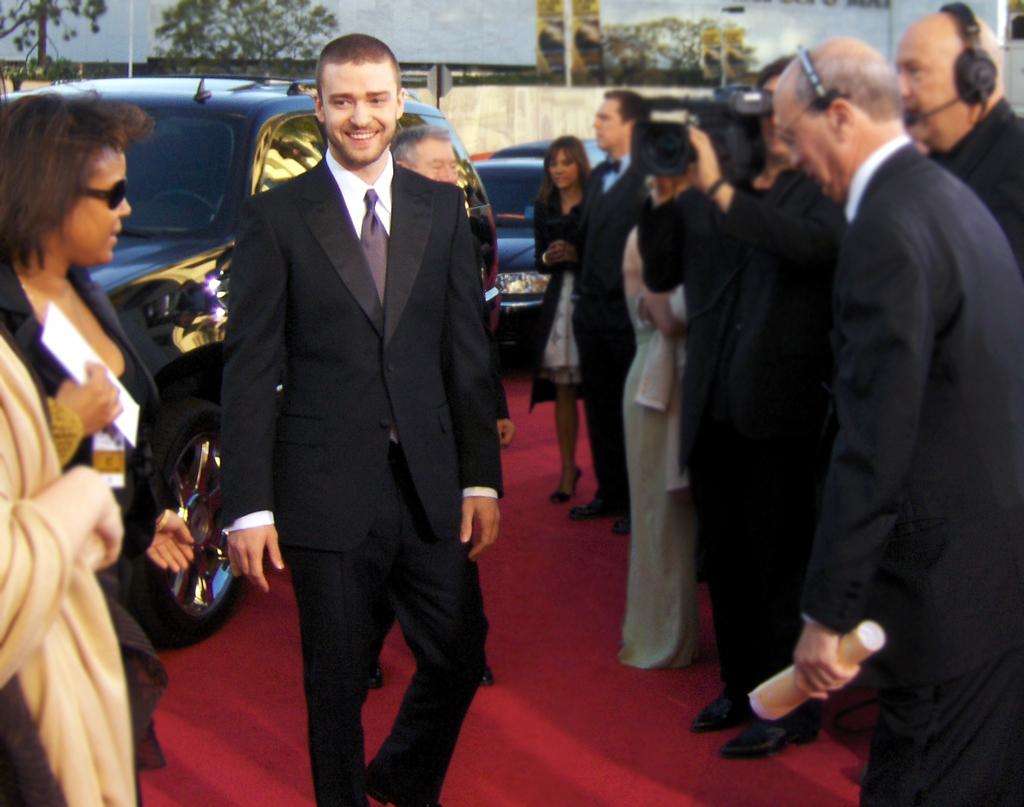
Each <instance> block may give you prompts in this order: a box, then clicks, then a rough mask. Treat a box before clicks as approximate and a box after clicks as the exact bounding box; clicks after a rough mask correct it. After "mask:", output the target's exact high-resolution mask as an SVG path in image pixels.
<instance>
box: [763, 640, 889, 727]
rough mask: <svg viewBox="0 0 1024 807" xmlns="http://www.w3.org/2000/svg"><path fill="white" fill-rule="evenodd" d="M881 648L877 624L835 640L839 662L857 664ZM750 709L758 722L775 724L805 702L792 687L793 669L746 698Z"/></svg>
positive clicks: (804, 695)
mask: <svg viewBox="0 0 1024 807" xmlns="http://www.w3.org/2000/svg"><path fill="white" fill-rule="evenodd" d="M884 646H885V631H884V630H882V626H881V625H879V624H878V623H877V622H871V621H870V620H866V621H864V622H861V623H860V624H859V625H858V626H857V627H856V628H854V629H853V630H852V631H850V632H849V633H847V634H845V635H844V636H843V637H842V638H841V639H840V640H839V660H840V661H841V662H842V663H843V664H860V663H861V662H862V661H864V660H865V659H866V658H868V656H871V655H873V654H874V653H877V652H878V651H879V650H881V649H882V648H883V647H884ZM749 697H750V708H751V709H753V710H754V714H756V715H757V716H758V717H760V718H761V719H762V720H778V719H779V718H780V717H785V716H786V715H788V714H789V713H790V712H792V711H793V710H794V709H796V708H797V707H798V706H800V705H801V704H802V703H804V702H806V701H807V698H808V696H807V693H806V692H804V691H803V690H802V689H800V687H798V686H797V685H796V676H795V674H794V670H793V667H787V668H786V669H784V670H783V671H782V672H780V673H777V674H775V675H773V676H772V677H771V678H769V679H768V680H767V681H765V682H764V683H763V684H761V685H760V686H759V687H757V689H755V690H753V691H752V692H751V693H750V695H749Z"/></svg>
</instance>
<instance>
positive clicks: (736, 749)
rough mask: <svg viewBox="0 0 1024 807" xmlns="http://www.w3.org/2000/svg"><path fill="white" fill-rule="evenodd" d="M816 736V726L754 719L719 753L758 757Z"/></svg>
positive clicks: (731, 755) (813, 738)
mask: <svg viewBox="0 0 1024 807" xmlns="http://www.w3.org/2000/svg"><path fill="white" fill-rule="evenodd" d="M817 736H818V727H817V726H805V725H797V726H787V725H785V721H784V720H773V721H768V720H755V721H754V723H753V725H751V726H748V727H747V728H745V729H744V730H743V731H741V732H740V733H739V734H737V735H736V736H735V737H733V738H732V739H731V740H729V742H727V743H726V744H725V745H723V746H722V748H721V751H720V753H721V755H722V756H723V757H728V758H729V759H760V758H761V757H767V756H771V755H772V754H777V753H779V751H781V750H782V749H783V748H785V747H786V746H787V745H789V744H790V743H794V744H796V745H803V744H804V743H810V742H814V740H815V739H816V738H817Z"/></svg>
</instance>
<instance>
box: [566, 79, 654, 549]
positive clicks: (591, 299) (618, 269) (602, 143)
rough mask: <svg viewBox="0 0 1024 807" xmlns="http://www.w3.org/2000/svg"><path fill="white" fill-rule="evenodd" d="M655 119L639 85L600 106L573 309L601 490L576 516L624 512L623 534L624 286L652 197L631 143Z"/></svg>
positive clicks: (628, 328) (631, 345) (627, 355)
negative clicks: (633, 234)
mask: <svg viewBox="0 0 1024 807" xmlns="http://www.w3.org/2000/svg"><path fill="white" fill-rule="evenodd" d="M647 116H648V111H647V106H646V104H645V103H644V100H643V99H642V98H641V97H640V96H639V95H638V94H637V93H635V92H632V91H631V90H609V91H608V92H606V93H605V95H604V101H603V103H602V104H601V106H600V108H599V109H598V110H597V115H596V117H595V119H594V133H595V136H596V139H597V145H598V147H599V148H600V149H601V150H603V151H604V152H605V153H606V154H607V155H608V159H607V160H606V161H605V162H603V163H601V165H599V166H598V167H597V168H596V169H595V170H594V171H593V173H592V174H591V175H590V179H589V181H588V183H587V187H586V190H585V192H584V198H583V215H582V221H581V224H580V238H581V246H580V255H581V256H582V257H581V260H580V267H581V268H580V278H579V286H578V289H577V300H576V307H575V309H574V310H573V332H574V333H575V335H576V345H577V348H578V349H579V354H580V375H581V376H582V378H583V388H584V390H585V394H584V400H583V406H584V411H585V412H586V415H587V436H588V437H589V438H590V452H591V455H592V457H593V460H594V473H595V474H596V476H597V492H596V494H595V496H594V499H593V501H591V502H589V503H588V504H583V505H578V506H576V507H573V508H572V509H571V510H570V511H569V518H572V519H576V520H581V519H589V518H600V517H602V516H617V517H618V518H617V519H616V521H615V522H614V524H613V526H612V530H613V531H614V532H616V533H620V534H625V533H628V532H629V477H628V475H627V471H626V437H625V431H624V425H623V422H622V391H623V389H624V388H625V386H626V376H627V375H628V374H629V366H630V364H631V363H632V361H633V354H634V353H635V352H636V341H635V339H634V337H633V325H632V323H631V322H630V321H629V312H628V311H627V309H626V298H625V296H624V294H623V291H622V256H623V253H624V252H625V250H626V238H627V237H628V236H629V233H630V230H632V229H633V227H634V226H635V225H636V222H637V219H638V217H639V216H640V209H641V207H643V203H644V199H645V197H646V188H645V185H644V178H643V177H642V176H641V175H640V174H638V173H637V172H636V171H634V170H633V169H632V168H631V167H630V148H631V147H632V140H633V125H634V124H635V123H636V122H637V121H639V120H646V118H647Z"/></svg>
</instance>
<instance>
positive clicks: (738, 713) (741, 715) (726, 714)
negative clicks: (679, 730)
mask: <svg viewBox="0 0 1024 807" xmlns="http://www.w3.org/2000/svg"><path fill="white" fill-rule="evenodd" d="M749 717H750V704H749V703H748V702H747V699H746V698H744V699H742V700H740V699H739V698H733V697H732V696H730V695H727V694H726V693H724V692H723V693H722V694H721V695H719V696H718V697H717V698H716V699H715V700H713V701H712V702H711V703H709V704H708V705H707V706H705V707H704V708H703V709H701V711H700V714H699V715H697V717H696V718H695V719H694V721H693V723H692V724H691V725H690V731H693V732H696V733H698V734H699V733H700V732H704V731H721V730H722V729H731V728H732V727H733V726H738V725H739V724H740V723H743V722H744V721H746V720H747V719H748V718H749Z"/></svg>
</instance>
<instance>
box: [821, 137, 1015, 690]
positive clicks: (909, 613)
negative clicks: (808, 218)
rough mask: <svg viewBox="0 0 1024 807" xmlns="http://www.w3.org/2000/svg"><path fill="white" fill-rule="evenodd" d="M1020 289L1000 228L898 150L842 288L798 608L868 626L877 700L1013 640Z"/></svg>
mask: <svg viewBox="0 0 1024 807" xmlns="http://www.w3.org/2000/svg"><path fill="white" fill-rule="evenodd" d="M1022 309H1024V284H1022V283H1021V278H1020V273H1019V272H1018V269H1017V263H1016V261H1015V260H1014V257H1013V254H1012V252H1011V250H1010V247H1009V244H1008V243H1007V241H1006V238H1005V237H1004V236H1003V234H1002V231H1001V230H1000V228H999V225H998V224H997V223H996V221H995V220H994V219H993V218H992V216H991V215H990V214H989V212H988V211H987V210H986V209H985V207H984V205H982V203H981V202H980V201H979V200H978V199H977V198H976V197H975V196H974V194H971V193H969V192H968V191H967V189H966V188H965V186H964V185H963V184H962V183H961V182H960V181H959V180H957V179H956V178H955V177H953V176H952V175H951V174H949V173H947V172H946V171H944V170H942V169H941V168H939V167H938V166H937V165H935V164H934V163H933V162H931V161H929V160H927V159H925V158H923V157H921V156H920V155H919V154H918V153H917V152H916V150H915V149H914V148H913V147H911V146H906V147H904V148H902V149H900V150H899V151H898V152H896V154H895V155H893V156H891V157H890V158H889V159H888V160H887V161H886V162H884V163H883V164H882V166H881V167H880V168H879V170H878V172H877V173H876V174H875V175H874V177H873V178H872V179H871V181H870V182H869V184H868V187H867V189H866V191H865V194H864V197H863V200H862V202H861V205H860V210H859V212H858V213H857V215H856V218H855V219H854V221H853V222H852V223H851V224H850V226H849V230H848V231H847V234H846V237H845V239H844V241H843V245H842V249H841V252H840V258H839V265H838V267H837V270H836V278H835V298H834V320H835V332H834V346H835V358H836V371H835V377H834V381H833V392H834V396H835V412H836V417H837V420H838V434H837V436H836V440H835V443H834V445H833V450H832V456H831V462H830V465H829V470H828V473H827V477H826V480H825V488H824V495H823V504H822V513H821V517H820V520H819V526H818V531H817V535H816V537H815V543H814V550H813V554H812V558H811V562H810V568H809V570H808V573H807V577H806V582H805V587H804V597H803V609H804V612H805V613H806V614H807V615H808V616H810V617H811V618H812V619H814V620H816V621H818V622H820V623H822V624H824V625H827V626H828V627H831V628H833V629H835V630H839V631H847V630H849V629H851V628H852V627H854V625H856V624H857V623H858V622H859V621H860V620H861V619H864V618H872V619H875V620H877V621H878V622H879V623H880V624H881V625H882V627H883V628H884V629H885V630H886V632H887V634H888V644H887V646H886V648H885V649H884V650H883V651H882V652H881V653H880V654H879V656H878V657H877V658H876V662H875V664H873V665H872V666H873V668H874V671H875V673H876V677H877V682H878V683H881V684H883V685H919V684H928V683H935V682H938V681H942V680H944V679H948V678H950V677H953V676H956V675H960V674H963V673H966V672H968V671H970V670H971V669H973V668H975V667H977V666H979V665H980V664H982V663H984V662H985V660H986V659H989V658H992V657H994V656H995V655H997V654H999V653H1001V652H1003V651H1005V650H1006V649H1007V648H1009V647H1012V646H1014V645H1019V644H1021V643H1022V642H1024V578H1022V570H1024V552H1022V547H1024V540H1022V535H1021V529H1022V525H1024V362H1022V357H1024V330H1022V329H1021V327H1020V312H1021V310H1022Z"/></svg>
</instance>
